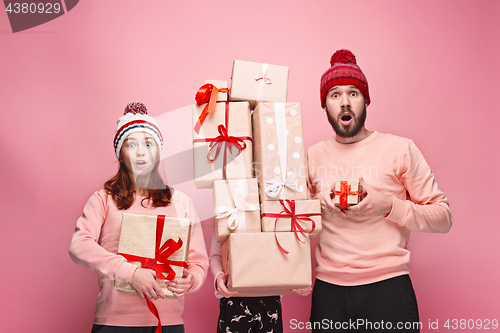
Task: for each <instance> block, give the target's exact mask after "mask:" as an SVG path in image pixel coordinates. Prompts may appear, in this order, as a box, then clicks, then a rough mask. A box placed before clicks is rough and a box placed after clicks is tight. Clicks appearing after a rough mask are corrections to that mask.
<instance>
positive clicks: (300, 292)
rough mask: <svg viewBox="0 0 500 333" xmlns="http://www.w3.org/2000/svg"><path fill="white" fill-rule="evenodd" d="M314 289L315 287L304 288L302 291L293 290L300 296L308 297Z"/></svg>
mask: <svg viewBox="0 0 500 333" xmlns="http://www.w3.org/2000/svg"><path fill="white" fill-rule="evenodd" d="M312 289H313V287H312V286H310V287H307V288H302V289H292V292H294V293H296V294H297V295H300V296H308V295H309V294H310V293H311V291H312Z"/></svg>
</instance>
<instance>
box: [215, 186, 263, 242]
mask: <svg viewBox="0 0 500 333" xmlns="http://www.w3.org/2000/svg"><path fill="white" fill-rule="evenodd" d="M213 197H214V207H215V208H214V214H215V221H214V228H215V239H216V240H217V241H218V242H222V241H224V240H226V238H227V237H228V236H229V234H230V233H232V232H260V231H261V230H260V205H259V185H258V183H257V179H255V178H251V179H230V180H216V181H214V189H213Z"/></svg>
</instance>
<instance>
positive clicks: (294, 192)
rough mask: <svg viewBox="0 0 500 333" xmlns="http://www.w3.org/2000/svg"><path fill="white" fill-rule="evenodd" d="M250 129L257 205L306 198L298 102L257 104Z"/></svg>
mask: <svg viewBox="0 0 500 333" xmlns="http://www.w3.org/2000/svg"><path fill="white" fill-rule="evenodd" d="M252 126H253V137H254V142H253V144H254V146H253V147H254V148H253V149H254V169H255V170H254V171H255V176H256V178H257V179H258V180H259V186H260V200H261V202H262V201H267V200H279V199H292V200H303V199H307V188H306V166H305V152H304V142H303V141H304V140H303V131H302V109H301V105H300V103H258V104H257V107H256V108H255V111H254V113H253V115H252Z"/></svg>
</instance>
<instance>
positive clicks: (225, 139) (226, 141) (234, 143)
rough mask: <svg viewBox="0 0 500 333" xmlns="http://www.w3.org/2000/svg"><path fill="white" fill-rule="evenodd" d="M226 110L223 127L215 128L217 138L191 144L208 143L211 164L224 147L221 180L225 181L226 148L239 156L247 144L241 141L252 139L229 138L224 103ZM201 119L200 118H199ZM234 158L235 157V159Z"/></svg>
mask: <svg viewBox="0 0 500 333" xmlns="http://www.w3.org/2000/svg"><path fill="white" fill-rule="evenodd" d="M225 104H226V109H225V112H226V113H225V118H224V125H222V124H220V125H219V126H218V127H217V130H218V131H219V136H217V137H215V138H205V139H195V140H193V142H195V143H196V142H210V145H209V146H208V153H207V159H208V160H209V161H210V162H213V161H214V160H215V159H216V158H217V157H218V156H219V153H220V151H221V150H222V148H223V146H225V149H224V150H223V151H224V155H223V156H224V157H223V161H222V179H226V166H227V148H229V152H230V153H231V154H232V153H233V148H236V149H237V150H238V153H237V154H236V156H238V155H239V154H241V151H242V150H243V149H245V148H246V147H247V144H246V143H245V142H244V141H243V140H249V141H252V138H251V137H249V136H230V135H229V133H228V129H227V128H228V123H229V102H226V103H225ZM200 117H201V116H200ZM215 147H217V149H216V151H215V155H214V156H213V157H210V155H211V154H212V150H213V149H214V148H215ZM236 156H235V157H236Z"/></svg>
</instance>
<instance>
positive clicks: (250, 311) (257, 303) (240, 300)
mask: <svg viewBox="0 0 500 333" xmlns="http://www.w3.org/2000/svg"><path fill="white" fill-rule="evenodd" d="M226 332H240V333H252V332H273V333H282V332H283V319H282V317H281V299H280V297H279V296H270V297H231V298H221V300H220V312H219V322H218V324H217V333H226Z"/></svg>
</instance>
